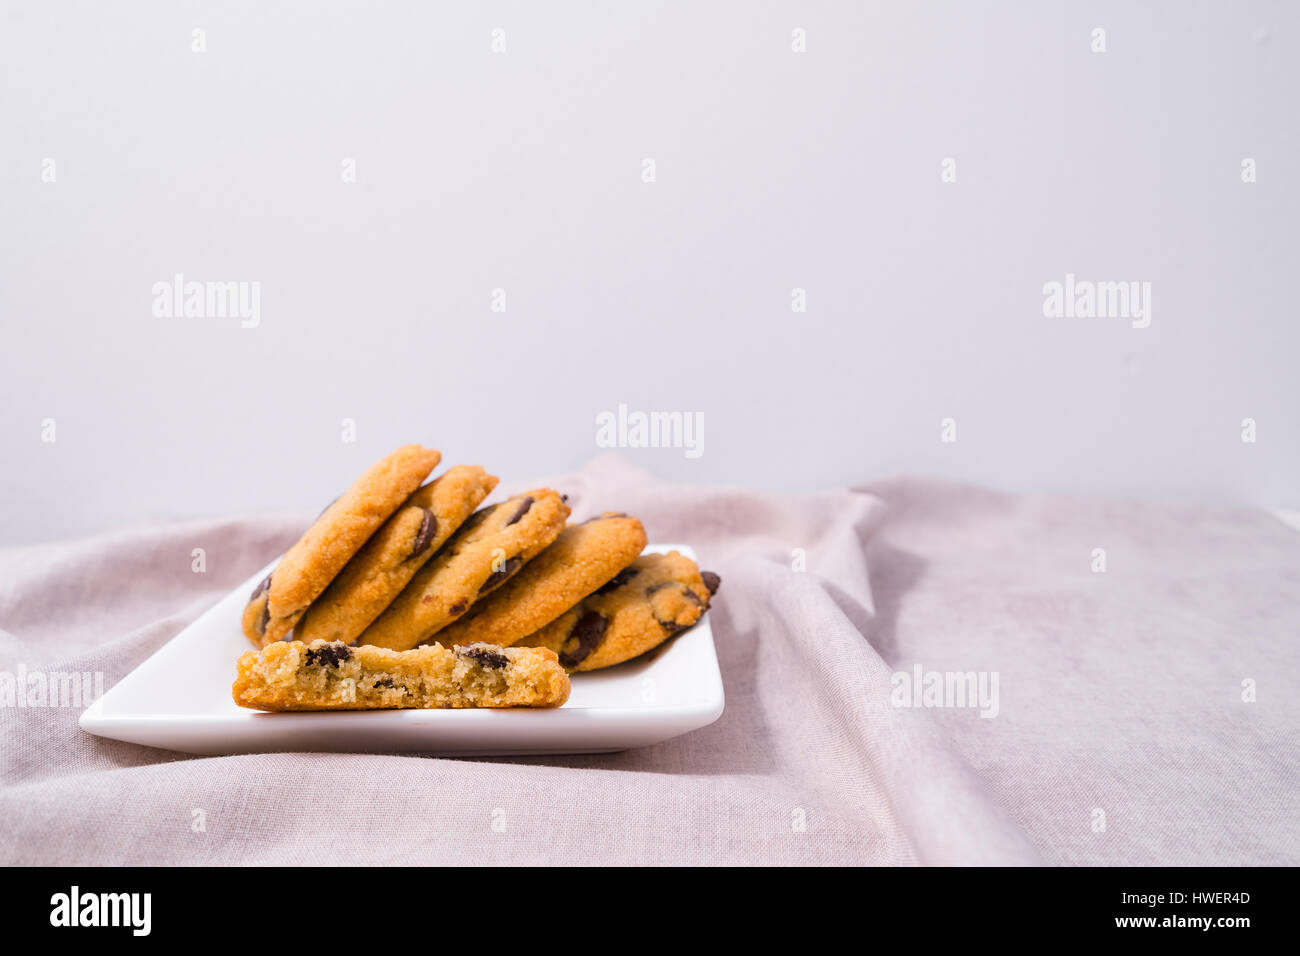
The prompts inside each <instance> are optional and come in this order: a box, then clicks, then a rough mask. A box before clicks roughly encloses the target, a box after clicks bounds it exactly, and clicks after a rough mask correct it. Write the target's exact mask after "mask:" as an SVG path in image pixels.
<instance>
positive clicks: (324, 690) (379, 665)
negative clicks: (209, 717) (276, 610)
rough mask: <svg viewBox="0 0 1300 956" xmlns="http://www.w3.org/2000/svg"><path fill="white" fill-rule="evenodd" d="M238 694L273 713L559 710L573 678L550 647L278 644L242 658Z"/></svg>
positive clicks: (234, 689)
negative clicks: (404, 648)
mask: <svg viewBox="0 0 1300 956" xmlns="http://www.w3.org/2000/svg"><path fill="white" fill-rule="evenodd" d="M231 694H232V696H233V697H234V698H235V703H236V704H238V705H239V706H240V707H248V708H251V709H253V710H274V711H283V710H382V709H395V708H416V707H559V706H560V705H561V704H563V703H564V702H565V701H566V700H568V699H569V675H568V674H567V673H565V670H564V668H563V667H561V666H560V664H559V662H558V661H557V660H556V657H555V652H554V651H550V650H547V649H546V648H526V649H523V650H516V649H514V648H504V647H497V646H495V645H489V644H475V645H471V646H469V647H458V648H456V649H455V650H454V651H453V650H448V649H447V648H445V647H442V646H441V645H438V644H433V645H430V646H429V647H417V648H415V649H414V650H409V651H390V650H388V649H386V648H383V647H349V646H348V645H346V644H344V643H342V642H337V641H336V642H333V643H330V642H326V641H313V642H312V643H311V644H310V645H308V644H304V643H302V641H279V642H277V643H274V644H271V645H269V646H267V647H265V648H263V649H262V651H261V652H260V653H259V652H257V651H249V652H248V653H247V654H245V655H243V656H242V657H241V658H240V659H239V674H238V676H237V677H236V679H235V683H234V686H233V687H232V688H231Z"/></svg>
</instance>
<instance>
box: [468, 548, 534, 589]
mask: <svg viewBox="0 0 1300 956" xmlns="http://www.w3.org/2000/svg"><path fill="white" fill-rule="evenodd" d="M523 566H524V559H523V558H520V557H513V558H506V563H505V564H503V565H502V566H501V567H500V568H498V569H497V570H495V571H493V572H492V573H491V574H489V575H488V579H487V580H486V581H484V582H483V586H482V587H481V588H479V589H478V593H479V594H487V593H488V591H491V590H492V589H493V588H496V587H500V586H501V585H502V584H504V583H505V581H506V578H508V577H510V575H512V574H514V573H515V572H516V571H518V570H519V569H520V568H522V567H523Z"/></svg>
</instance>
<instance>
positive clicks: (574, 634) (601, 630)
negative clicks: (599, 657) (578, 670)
mask: <svg viewBox="0 0 1300 956" xmlns="http://www.w3.org/2000/svg"><path fill="white" fill-rule="evenodd" d="M607 627H609V618H607V617H605V616H604V615H603V614H598V613H596V612H595V611H588V612H587V613H586V614H584V615H582V617H581V618H579V619H578V623H577V624H575V625H573V630H571V631H570V632H569V636H568V638H566V639H565V643H566V644H567V643H568V642H569V641H571V640H576V641H577V642H578V646H577V647H575V648H574V649H573V650H571V651H565V652H563V653H562V654H560V666H561V667H565V668H568V669H570V670H572V669H573V668H575V667H577V666H578V665H579V664H581V663H582V662H583V661H585V660H586V659H587V658H588V657H589V656H590V655H591V652H592V651H594V650H595V649H596V648H597V647H599V646H600V642H601V641H602V640H603V639H604V637H605V629H606V628H607Z"/></svg>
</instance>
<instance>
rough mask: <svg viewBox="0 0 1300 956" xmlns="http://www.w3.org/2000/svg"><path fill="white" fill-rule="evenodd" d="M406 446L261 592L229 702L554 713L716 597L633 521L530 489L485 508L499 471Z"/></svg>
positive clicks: (712, 583) (322, 522)
mask: <svg viewBox="0 0 1300 956" xmlns="http://www.w3.org/2000/svg"><path fill="white" fill-rule="evenodd" d="M441 457H442V456H441V454H440V453H439V452H437V451H433V450H431V449H428V448H423V447H421V446H419V445H406V446H403V447H402V448H399V449H397V451H395V452H393V453H392V454H391V455H389V456H387V457H386V458H384V459H383V460H381V461H379V462H378V463H376V464H375V465H373V466H371V467H370V468H369V469H367V470H366V472H365V473H364V474H363V475H362V476H361V477H360V478H358V479H357V480H356V482H354V483H353V485H352V486H351V487H350V488H348V490H347V491H345V492H344V493H343V494H342V495H341V496H340V497H339V498H337V499H336V500H335V501H334V502H333V503H332V504H331V505H330V506H329V507H328V508H326V509H325V511H324V512H323V513H322V514H321V515H320V517H319V518H317V519H316V521H315V522H314V523H313V524H312V526H311V527H310V528H308V529H307V532H306V533H305V534H304V535H303V536H302V537H301V538H300V539H299V540H298V542H297V543H296V544H295V545H294V546H293V547H292V548H290V549H289V551H288V552H287V553H286V554H285V555H284V557H283V558H281V559H280V562H279V563H278V564H277V565H276V567H275V569H274V570H273V571H272V572H271V574H270V575H268V576H267V578H266V579H265V580H264V581H262V583H261V584H259V585H258V586H257V589H256V590H255V591H254V592H253V594H252V596H251V597H250V599H249V602H248V606H247V607H246V608H245V609H244V615H243V630H244V633H245V634H246V635H247V636H248V638H249V639H250V640H251V641H252V642H253V643H254V644H256V645H257V646H258V647H259V648H261V650H260V652H250V653H248V654H245V655H243V657H241V658H240V660H239V676H238V679H237V680H236V681H235V686H234V697H235V702H236V703H238V704H239V705H240V706H243V707H251V708H254V709H257V710H369V709H380V708H410V707H558V706H559V705H561V704H563V703H564V702H565V701H566V700H567V699H568V696H569V674H570V673H571V672H575V671H590V670H597V669H599V668H604V667H612V666H613V665H615V664H621V663H623V662H624V661H627V660H630V659H632V658H634V657H637V656H639V655H641V654H644V653H646V652H647V651H650V650H653V649H654V648H656V647H658V646H659V645H660V644H662V643H663V642H664V641H665V640H667V639H668V638H669V637H671V636H672V635H674V634H676V633H678V632H679V631H682V630H684V629H686V628H688V627H690V626H691V625H692V624H694V623H695V622H696V621H698V620H699V619H700V617H701V616H702V615H703V614H704V612H705V610H707V608H708V605H709V600H710V598H711V597H712V596H713V594H714V592H715V591H717V589H718V584H719V579H718V576H717V575H716V574H713V573H712V572H709V571H705V572H701V571H700V569H699V568H698V567H697V566H696V565H695V562H694V561H692V560H690V559H689V558H687V557H685V556H683V555H681V554H679V553H677V552H676V551H672V552H669V553H667V554H642V553H641V552H642V550H643V549H644V548H645V545H646V534H645V529H644V528H643V527H642V526H641V522H640V521H638V520H637V519H636V518H634V517H631V516H630V515H626V514H623V513H621V512H612V511H611V512H605V513H604V514H601V515H598V516H597V517H594V518H591V519H590V520H588V521H584V522H582V523H580V524H570V523H568V518H569V506H568V504H567V503H566V498H565V496H564V495H562V494H560V493H559V492H557V491H553V490H552V489H550V488H538V489H535V490H533V491H528V492H525V493H524V494H520V495H515V496H514V497H512V498H509V499H507V500H506V501H504V502H502V503H500V504H495V505H489V506H487V507H484V508H480V507H479V506H480V505H481V504H482V503H483V501H484V500H485V499H486V498H487V497H488V495H489V494H491V493H492V491H493V489H494V488H495V487H496V485H497V478H496V477H495V476H493V475H489V474H488V473H487V472H485V471H484V470H483V469H482V468H480V467H478V466H477V465H457V466H456V467H454V468H449V469H448V470H446V471H445V472H443V473H442V474H441V475H439V476H438V477H437V478H435V479H433V480H432V481H430V482H428V483H427V484H423V485H422V484H421V483H422V482H424V480H425V479H426V478H427V477H428V476H429V474H430V473H431V472H432V471H433V469H434V468H435V467H436V466H437V465H438V462H439V461H440V460H441Z"/></svg>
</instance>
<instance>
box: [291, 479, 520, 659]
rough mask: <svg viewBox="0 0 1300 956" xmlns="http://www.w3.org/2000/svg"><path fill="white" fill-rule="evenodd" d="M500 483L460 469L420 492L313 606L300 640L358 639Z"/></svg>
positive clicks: (297, 634) (297, 631)
mask: <svg viewBox="0 0 1300 956" xmlns="http://www.w3.org/2000/svg"><path fill="white" fill-rule="evenodd" d="M496 485H497V478H496V476H495V475H489V474H488V473H487V472H486V471H484V470H483V469H482V468H480V467H479V466H478V465H457V466H456V467H455V468H449V469H447V471H446V472H445V473H443V474H441V475H439V476H438V477H437V478H435V479H434V480H433V481H431V482H429V483H428V484H427V485H425V486H424V487H423V488H421V489H419V490H418V491H416V492H415V494H413V495H411V497H410V498H408V499H407V500H406V503H405V504H403V505H402V507H400V508H398V509H397V512H396V513H395V514H394V515H393V516H392V517H391V518H389V519H388V520H387V521H386V522H384V526H383V527H382V528H380V529H379V530H378V531H376V532H375V534H374V536H373V537H371V539H370V540H369V541H367V542H366V544H365V546H364V547H363V548H362V549H361V550H360V551H358V552H357V553H356V556H355V557H353V559H352V560H351V561H349V562H348V563H347V566H346V567H345V568H344V569H343V570H342V571H341V572H340V573H339V576H338V577H336V578H335V579H334V580H333V581H332V582H331V583H330V586H329V587H327V588H326V589H325V593H324V594H322V595H321V596H320V597H319V598H317V599H316V600H315V601H313V602H312V604H311V606H310V607H308V608H307V613H306V614H304V615H303V617H302V620H301V621H299V622H298V626H297V627H295V628H294V632H293V633H294V639H295V640H299V641H302V642H303V643H304V644H310V643H311V642H312V641H316V640H322V641H343V642H344V643H345V644H351V643H352V642H353V641H355V640H356V639H357V636H358V635H360V633H361V632H362V631H364V630H365V629H366V627H368V626H369V624H370V622H371V621H373V620H374V619H375V618H377V617H378V616H379V615H380V614H381V613H382V612H383V610H384V608H386V607H388V605H389V604H391V603H392V601H393V598H395V597H397V595H398V594H400V593H401V591H402V588H404V587H406V585H407V583H408V582H409V581H410V580H411V578H413V577H414V576H415V572H416V571H419V570H420V568H422V567H424V564H425V562H427V561H428V560H429V559H430V558H432V557H433V555H434V553H435V552H437V550H438V549H439V548H441V547H442V546H443V544H445V543H446V541H447V539H448V538H450V537H451V536H452V533H453V532H454V531H455V530H456V529H457V528H459V527H460V526H461V525H462V524H464V523H465V519H467V518H468V517H469V516H470V515H471V514H473V512H474V509H475V508H477V507H478V506H479V505H481V504H482V503H483V499H484V498H486V497H487V496H488V495H489V494H491V493H492V489H493V488H495V487H496Z"/></svg>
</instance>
